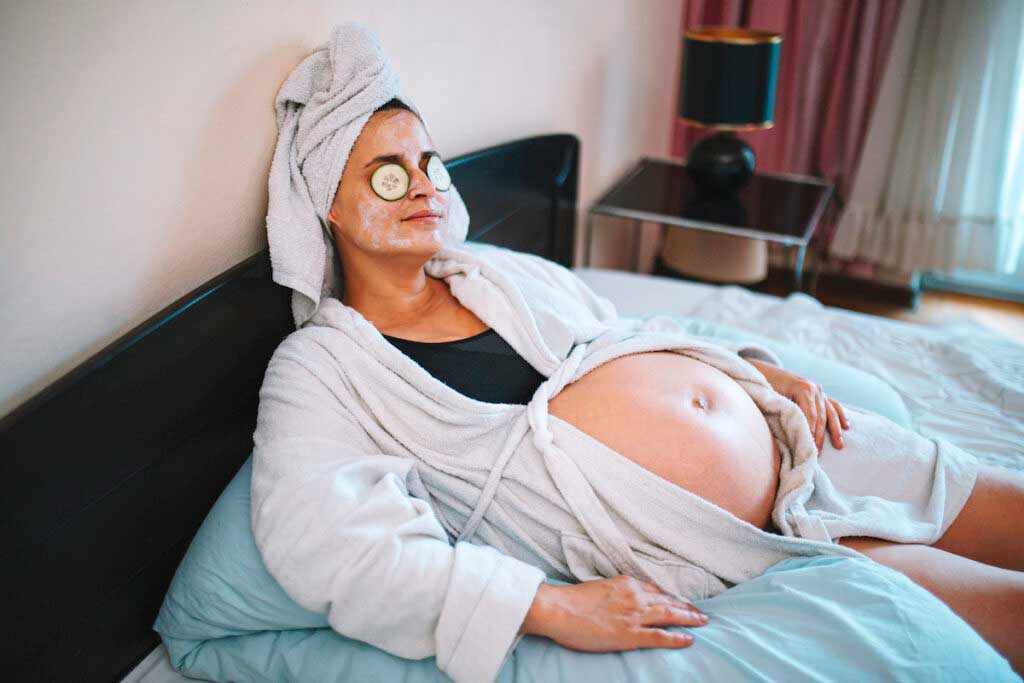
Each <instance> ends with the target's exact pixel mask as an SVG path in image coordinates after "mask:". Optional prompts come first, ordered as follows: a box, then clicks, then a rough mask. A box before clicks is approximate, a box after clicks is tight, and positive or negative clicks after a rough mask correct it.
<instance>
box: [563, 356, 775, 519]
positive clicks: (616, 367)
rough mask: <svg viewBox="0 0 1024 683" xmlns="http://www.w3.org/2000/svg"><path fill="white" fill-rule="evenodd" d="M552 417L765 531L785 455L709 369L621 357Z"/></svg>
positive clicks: (736, 390) (586, 380)
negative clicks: (781, 459)
mask: <svg viewBox="0 0 1024 683" xmlns="http://www.w3.org/2000/svg"><path fill="white" fill-rule="evenodd" d="M549 411H550V412H551V413H552V414H553V415H555V416H557V417H559V418H561V419H562V420H565V421H566V422H568V423H570V424H572V425H573V426H574V427H576V428H578V429H580V430H582V431H584V432H586V433H587V434H589V435H590V436H592V437H593V438H595V439H597V440H598V441H600V442H601V443H603V444H605V445H606V446H608V447H610V448H612V449H613V450H615V451H617V452H619V453H621V454H622V455H623V456H625V457H627V458H629V459H630V460H632V461H634V462H636V463H637V464H638V465H640V466H642V467H643V468H645V469H647V470H650V471H651V472H654V473H655V474H657V475H658V476H660V477H662V478H663V479H667V480H668V481H670V482H672V483H674V484H676V485H677V486H680V487H682V488H684V489H686V490H688V491H690V492H691V493H693V494H695V495H698V496H700V497H701V498H704V499H705V500H708V501H710V502H711V503H714V504H715V505H717V506H718V507H721V508H723V509H725V510H727V511H729V512H731V513H732V514H734V515H736V516H737V517H739V518H740V519H743V520H745V521H747V522H749V523H750V524H753V525H754V526H757V527H758V528H762V529H763V528H765V527H766V526H767V524H768V522H769V521H770V519H771V509H772V504H773V503H774V501H775V493H776V490H777V488H778V481H779V453H778V449H777V447H776V445H775V442H774V440H773V439H772V437H771V432H770V431H769V429H768V423H767V422H765V419H764V416H762V415H761V411H760V410H758V408H757V406H756V405H755V404H754V401H753V399H751V398H750V396H749V395H748V394H747V392H746V391H744V390H743V388H742V387H740V385H739V384H737V383H736V382H735V381H734V380H733V379H732V378H730V377H729V376H728V375H726V374H725V373H723V372H721V371H720V370H718V369H716V368H713V367H712V366H710V365H708V364H707V363H703V362H701V361H698V360H694V359H692V358H687V357H686V356H683V355H680V354H678V353H673V352H671V351H652V352H647V353H636V354H630V355H627V356H621V357H619V358H616V359H614V360H612V361H609V362H607V363H605V364H603V365H601V366H600V367H598V368H595V369H594V370H591V371H590V372H589V373H587V374H586V375H584V376H583V377H581V378H580V379H579V380H578V381H576V382H573V383H572V384H570V385H568V386H566V387H565V388H564V389H563V390H562V391H561V393H559V394H558V395H557V396H555V397H554V398H553V399H551V401H550V404H549Z"/></svg>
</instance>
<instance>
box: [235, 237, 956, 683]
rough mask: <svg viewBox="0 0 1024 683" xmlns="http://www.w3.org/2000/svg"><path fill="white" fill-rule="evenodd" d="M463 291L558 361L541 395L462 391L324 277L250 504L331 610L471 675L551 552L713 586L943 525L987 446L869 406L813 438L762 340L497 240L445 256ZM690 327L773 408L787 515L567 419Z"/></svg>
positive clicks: (591, 575) (549, 569) (270, 376)
mask: <svg viewBox="0 0 1024 683" xmlns="http://www.w3.org/2000/svg"><path fill="white" fill-rule="evenodd" d="M425 269H426V272H427V274H428V275H430V276H432V277H435V278H440V279H444V280H445V281H446V282H447V283H448V286H449V288H450V290H451V292H452V294H453V295H454V296H455V298H456V299H458V300H459V302H460V303H461V304H462V305H463V306H465V307H466V308H468V309H469V310H470V311H472V312H473V313H474V314H475V315H476V316H477V317H479V318H480V319H481V320H482V321H483V322H485V323H486V324H487V325H489V326H490V327H492V328H493V329H494V330H495V331H496V332H497V333H498V334H500V335H501V336H502V337H503V338H504V339H505V340H506V341H508V343H509V344H510V345H511V346H512V347H513V348H514V349H515V350H516V351H517V352H518V353H519V354H520V355H521V356H522V357H523V358H525V359H526V361H527V362H529V363H530V365H532V366H533V367H534V368H536V369H537V370H538V371H539V372H540V373H541V374H542V375H544V376H545V377H546V378H547V380H546V381H545V382H543V383H542V384H541V385H540V387H539V388H538V389H537V391H536V392H535V394H534V396H533V398H532V400H531V401H530V403H529V404H528V405H517V404H493V403H485V402H481V401H477V400H475V399H472V398H469V397H467V396H465V395H462V394H460V393H458V392H457V391H455V390H454V389H452V388H450V387H449V386H447V385H446V384H444V383H443V382H441V381H440V380H438V379H436V378H434V377H433V376H431V375H430V374H429V373H428V372H427V371H426V370H424V369H423V368H421V367H420V366H419V365H418V364H417V363H416V362H415V361H413V360H412V359H410V358H409V357H407V356H406V355H404V354H403V353H402V352H401V351H400V350H398V349H397V348H396V347H394V346H392V345H391V344H390V343H388V341H387V340H385V339H384V338H383V336H382V335H381V334H380V333H379V332H378V331H377V329H376V328H375V327H374V326H373V325H372V324H371V323H370V322H369V321H367V320H366V319H365V318H364V317H363V316H362V315H361V314H360V313H359V312H358V311H356V310H355V309H353V308H351V307H348V306H345V305H344V304H342V303H341V302H340V301H339V300H337V299H335V298H327V299H324V300H323V301H322V302H321V303H320V305H319V307H318V309H317V311H316V313H315V315H314V316H313V318H312V319H310V320H309V321H308V322H307V323H306V324H305V325H304V326H303V327H302V328H301V329H298V330H296V331H295V332H293V333H292V334H290V335H289V336H288V337H287V338H286V339H285V340H284V341H282V342H281V344H280V346H279V347H278V348H277V350H276V351H275V353H274V355H273V358H272V359H271V361H270V365H269V367H268V368H267V372H266V376H265V378H264V381H263V386H262V388H261V390H260V406H259V418H258V423H257V427H256V431H255V434H254V441H255V450H254V452H253V480H252V524H253V532H254V535H255V539H256V544H257V546H258V547H259V550H260V552H261V554H262V556H263V559H264V562H265V563H266V566H267V569H268V571H269V572H270V573H271V575H273V576H274V577H275V578H276V579H277V580H278V582H279V583H280V584H281V586H282V587H283V588H284V589H285V591H287V593H288V594H289V595H290V596H291V597H292V598H293V599H294V600H295V601H296V602H297V603H299V604H300V605H302V606H303V607H306V608H308V609H311V610H317V611H320V612H324V613H326V614H327V618H328V621H329V623H330V625H331V627H332V628H334V629H335V630H336V631H338V632H339V633H341V634H342V635H345V636H347V637H350V638H356V639H359V640H362V641H365V642H368V643H370V644H372V645H374V646H376V647H379V648H381V649H383V650H386V651H387V652H390V653H392V654H395V655H398V656H401V657H406V658H410V659H421V658H425V657H429V656H436V658H437V665H438V667H439V668H440V669H441V670H442V671H444V672H445V673H446V674H447V675H448V676H450V677H451V678H452V679H453V680H454V681H456V683H469V682H473V683H478V682H481V681H493V680H494V679H495V678H496V677H497V674H498V672H499V671H500V669H501V666H502V665H503V663H504V661H505V659H506V657H507V656H508V654H509V652H510V651H511V650H512V649H513V648H514V647H515V645H516V644H517V643H518V642H519V639H520V638H521V636H520V635H518V629H519V627H520V625H521V624H522V621H523V619H524V617H525V615H526V613H527V611H528V609H529V607H530V604H531V603H532V601H533V597H534V594H535V592H536V590H537V587H538V585H539V584H540V583H541V582H542V581H543V579H544V576H545V574H547V575H549V576H552V577H554V578H561V579H563V580H581V581H583V580H590V579H597V578H602V577H611V576H616V575H619V574H629V575H632V576H634V577H636V578H639V579H642V580H646V581H651V582H653V583H655V584H657V585H658V586H660V587H661V588H662V589H663V590H665V591H666V592H669V593H672V594H675V595H677V596H680V597H683V598H687V599H691V600H694V599H700V598H706V597H710V596H713V595H715V594H717V593H719V592H721V591H723V590H725V589H726V588H728V587H729V586H731V585H734V584H736V583H739V582H742V581H745V580H748V579H751V578H754V577H756V576H758V575H760V574H761V573H763V572H764V571H765V570H766V569H767V568H768V567H770V566H771V565H772V564H775V563H776V562H778V561H780V560H782V559H784V558H786V557H790V556H793V555H815V554H839V555H850V556H860V555H859V553H856V552H855V551H853V550H850V549H848V548H846V547H844V546H840V545H837V544H836V543H835V542H834V541H835V540H836V539H837V538H840V537H842V536H851V535H864V536H876V537H880V538H888V539H891V540H899V541H904V542H921V543H931V542H934V541H935V540H937V539H938V538H939V537H940V536H941V534H942V533H944V532H945V530H946V528H948V526H949V524H951V523H952V520H953V519H954V518H955V516H956V515H957V514H958V513H959V511H960V509H961V508H962V506H963V504H964V503H965V502H966V499H967V496H968V495H969V493H970V490H971V488H972V487H973V484H974V478H975V472H976V469H975V468H976V461H975V460H974V458H973V457H972V456H970V455H968V454H966V453H964V452H963V451H962V450H960V449H957V448H956V447H954V446H952V445H951V444H948V443H946V442H942V441H938V442H936V441H932V440H928V439H925V438H924V437H921V436H919V435H917V434H915V433H913V432H910V431H907V430H905V429H902V428H901V427H898V426H897V425H895V424H894V423H892V422H890V421H888V420H886V419H884V418H882V417H880V416H877V415H874V414H872V413H869V412H867V411H862V410H858V409H857V408H855V407H853V406H848V407H847V413H848V415H849V416H850V419H851V429H850V430H849V431H847V432H845V433H844V439H845V442H846V446H845V448H844V449H842V450H841V451H834V449H832V447H831V445H830V443H829V440H828V439H827V438H826V440H825V444H826V445H825V446H824V447H823V449H822V453H821V454H820V457H819V454H818V453H817V449H816V448H815V446H814V442H813V437H812V435H811V432H810V429H809V427H808V425H807V421H806V418H805V417H804V415H803V413H802V412H801V411H800V409H799V408H798V407H797V406H796V404H794V403H793V402H792V401H789V400H788V399H786V398H784V397H783V396H781V395H780V394H778V393H776V392H775V391H774V390H772V389H771V387H770V386H769V385H768V383H767V382H766V381H765V379H764V376H763V375H761V374H760V372H758V370H757V369H756V368H755V367H754V366H752V365H751V364H750V363H747V362H746V361H745V360H743V358H744V357H747V358H758V359H761V360H765V361H768V362H772V363H775V364H779V363H778V359H777V358H776V357H775V355H774V354H773V353H772V352H771V351H769V350H767V349H764V348H762V347H759V346H757V345H753V344H746V345H744V344H730V343H728V342H721V341H712V340H709V339H706V338H698V337H693V336H689V335H686V334H684V333H683V332H682V331H681V328H680V326H679V324H678V323H676V321H674V320H673V319H671V318H669V317H668V316H653V317H650V318H646V319H640V318H620V317H619V316H618V315H617V314H616V311H615V308H614V306H613V305H612V304H611V302H610V301H608V300H607V299H605V298H603V297H600V296H598V295H597V294H596V293H594V292H593V291H591V290H590V289H589V288H588V287H587V285H586V284H584V283H583V282H582V280H580V279H579V278H578V277H577V276H576V275H575V273H573V272H572V271H571V270H569V269H567V268H565V267H563V266H561V265H559V264H557V263H554V262H552V261H548V260H546V259H543V258H540V257H538V256H534V255H529V254H524V253H520V252H516V251H513V250H510V249H506V248H502V247H494V246H489V245H484V244H479V243H471V242H467V243H463V244H460V245H458V246H457V247H451V246H446V247H444V248H442V250H441V251H440V252H438V254H437V255H436V256H435V257H434V258H432V259H431V260H430V261H428V262H427V264H426V266H425ZM643 351H674V352H677V353H682V354H684V355H686V356H689V357H691V358H695V359H697V360H700V361H703V362H706V363H709V364H711V365H712V366H714V367H716V368H718V369H719V370H722V371H723V372H725V373H726V374H728V375H729V376H730V377H732V378H733V379H734V380H735V381H737V382H738V383H739V385H740V386H742V387H743V388H744V389H745V390H746V391H747V392H748V394H749V395H750V396H751V398H752V399H753V400H754V402H755V404H756V405H757V406H758V407H759V408H760V409H761V411H762V413H763V414H764V416H765V419H766V420H767V422H768V425H769V428H770V430H771V432H772V435H773V437H774V438H775V440H776V443H777V444H778V446H779V451H780V454H781V456H782V467H781V472H780V480H779V489H778V495H777V498H776V501H775V505H774V508H773V511H772V519H773V521H774V523H775V525H776V526H777V528H778V529H779V530H781V532H782V534H781V535H780V534H773V533H770V532H767V531H764V530H761V529H758V528H757V527H755V526H753V525H751V524H748V523H746V522H744V521H742V520H740V519H738V518H736V517H735V516H733V515H732V514H730V513H728V512H726V511H725V510H723V509H721V508H719V507H717V506H715V505H712V504H711V503H709V502H707V501H705V500H703V499H702V498H699V497H697V496H695V495H693V494H691V493H690V492H688V491H686V490H685V489H682V488H680V487H679V486H676V485H675V484H672V483H671V482H668V481H667V480H664V479H662V478H660V477H659V476H657V475H655V474H653V473H651V472H649V471H648V470H646V469H644V468H642V467H641V466H639V465H637V464H636V463H634V462H633V461H631V460H629V459H628V458H626V457H624V456H622V455H621V454H619V453H617V452H616V451H614V450H612V449H610V448H609V447H607V446H605V445H604V444H602V443H600V442H598V441H597V440H596V439H594V438H592V437H590V436H589V435H587V434H586V433H584V432H582V431H581V430H579V429H576V428H575V427H573V426H572V425H571V424H569V423H568V422H566V421H564V420H560V419H559V418H557V417H555V416H552V415H550V414H549V413H548V410H547V407H548V400H549V399H550V398H552V397H554V396H555V395H557V394H558V392H559V391H561V389H562V388H563V387H565V386H566V385H567V384H569V383H571V382H573V381H575V380H577V379H579V378H580V377H581V376H582V375H584V374H585V373H586V372H588V371H589V370H591V369H593V368H595V367H597V366H599V365H601V364H602V363H605V362H607V361H609V360H612V359H614V358H616V357H619V356H622V355H625V354H629V353H637V352H643Z"/></svg>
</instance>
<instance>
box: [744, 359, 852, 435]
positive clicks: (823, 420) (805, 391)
mask: <svg viewBox="0 0 1024 683" xmlns="http://www.w3.org/2000/svg"><path fill="white" fill-rule="evenodd" d="M746 360H747V362H748V363H750V364H751V365H753V366H754V367H756V368H757V369H758V370H760V371H761V374H762V375H764V378H765V379H767V380H768V383H769V384H770V385H771V386H772V389H774V390H775V391H777V392H779V393H780V394H782V395H783V396H785V397H786V398H788V399H789V400H790V401H792V402H793V403H795V404H797V405H798V406H799V407H800V410H802V411H803V413H804V415H805V416H806V417H807V424H808V425H809V426H810V428H811V434H813V435H814V445H815V446H817V448H818V450H819V451H821V447H822V445H823V444H824V443H825V431H826V429H827V430H828V432H829V435H830V436H831V437H832V445H833V446H835V447H836V448H842V447H843V434H842V430H843V429H849V428H850V421H849V420H847V419H846V413H844V412H843V407H842V406H841V405H839V401H837V400H835V399H834V398H829V397H827V396H825V390H824V389H822V388H821V385H820V384H815V383H814V382H812V381H810V380H807V379H804V378H803V377H800V376H799V375H794V374H793V373H792V372H786V371H785V370H783V369H782V368H780V367H776V366H775V365H772V364H771V363H762V362H761V361H756V360H750V359H746Z"/></svg>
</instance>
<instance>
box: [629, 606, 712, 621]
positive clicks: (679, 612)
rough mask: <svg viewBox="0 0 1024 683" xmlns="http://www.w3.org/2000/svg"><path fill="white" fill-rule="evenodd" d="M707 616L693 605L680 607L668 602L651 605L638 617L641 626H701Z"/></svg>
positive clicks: (706, 619)
mask: <svg viewBox="0 0 1024 683" xmlns="http://www.w3.org/2000/svg"><path fill="white" fill-rule="evenodd" d="M706 623H708V618H707V615H705V614H704V613H703V612H701V611H700V610H698V609H697V608H696V607H694V606H693V605H680V604H678V603H675V604H673V603H670V602H668V601H664V602H661V603H660V604H653V605H651V606H650V607H649V608H648V609H647V610H645V611H644V613H643V614H642V615H641V616H640V625H641V626H703V625H704V624H706Z"/></svg>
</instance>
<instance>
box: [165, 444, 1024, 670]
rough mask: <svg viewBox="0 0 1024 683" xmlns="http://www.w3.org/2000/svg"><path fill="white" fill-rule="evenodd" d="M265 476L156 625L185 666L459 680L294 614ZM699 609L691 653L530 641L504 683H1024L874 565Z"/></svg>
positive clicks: (179, 579) (173, 593) (962, 628)
mask: <svg viewBox="0 0 1024 683" xmlns="http://www.w3.org/2000/svg"><path fill="white" fill-rule="evenodd" d="M251 470H252V468H251V459H250V460H246V462H245V464H244V465H243V466H242V468H241V469H240V470H239V472H238V474H237V475H236V476H235V478H234V479H233V480H232V481H231V483H230V484H229V485H228V486H227V488H226V489H225V490H224V492H223V493H222V494H221V497H220V498H219V499H218V501H217V503H216V505H215V506H214V508H213V509H212V510H211V511H210V514H209V516H208V517H207V519H206V521H205V522H204V524H203V526H202V528H201V529H200V530H199V533H198V534H197V535H196V537H195V539H194V540H193V542H192V545H191V546H190V547H189V550H188V553H187V554H186V556H185V558H184V560H183V561H182V564H181V566H180V567H179V569H178V572H177V574H176V575H175V577H174V580H173V582H172V583H171V587H170V589H169V591H168V593H167V597H166V599H165V601H164V604H163V607H162V608H161V610H160V614H159V616H158V618H157V620H156V623H155V625H154V628H155V629H156V630H157V631H158V632H159V633H160V635H161V637H162V638H163V640H164V643H165V645H166V646H167V650H168V652H169V654H170V659H171V662H172V664H173V665H174V667H175V668H176V669H177V670H178V671H180V672H181V673H183V674H184V675H186V676H191V677H194V678H203V679H208V680H212V681H274V682H277V683H280V682H282V681H317V682H318V683H333V682H337V683H350V682H352V681H359V682H360V683H368V682H371V681H379V682H380V683H398V682H400V681H407V682H409V683H412V682H414V681H416V682H427V681H429V682H431V683H433V682H440V681H449V680H450V679H449V678H448V677H447V676H446V675H444V674H443V673H442V672H440V671H439V670H438V669H437V666H436V664H435V661H434V658H433V657H430V658H428V659H423V660H406V659H402V658H400V657H396V656H394V655H391V654H388V653H387V652H384V651H383V650H379V649H377V648H375V647H372V646H370V645H367V644H366V643H362V642H359V641H357V640H351V639H349V638H345V637H343V636H341V635H339V634H338V633H336V632H334V631H333V630H331V629H330V628H328V627H327V622H326V620H325V618H324V616H323V615H322V614H316V613H313V612H309V611H307V610H304V609H302V608H301V607H299V606H298V605H296V604H295V603H294V602H292V600H291V599H290V598H289V597H288V596H287V595H286V594H285V593H284V591H283V590H282V589H281V587H280V586H279V585H278V584H277V582H276V581H275V580H274V579H273V578H272V577H271V576H270V575H269V574H267V572H266V569H265V568H264V567H263V563H262V561H261V559H260V557H259V553H258V551H257V549H256V544H255V542H254V540H253V537H252V533H251V531H250V527H249V479H250V475H251ZM549 582H550V583H562V582H560V581H556V580H553V579H552V580H549ZM396 599H401V598H400V596H396ZM696 604H697V605H698V606H699V607H700V609H701V610H703V611H704V612H706V613H707V614H708V615H709V617H710V622H709V624H708V625H706V626H702V627H700V628H691V629H688V630H689V631H690V632H691V633H693V635H694V644H693V645H692V646H691V647H689V648H684V649H678V650H677V649H644V650H630V651H625V652H610V653H584V652H577V651H574V650H570V649H567V648H563V647H561V646H559V645H557V644H556V643H554V642H553V641H551V640H548V639H546V638H540V637H534V636H526V637H525V638H523V640H522V642H520V644H519V646H518V647H517V648H516V650H515V651H514V652H513V654H512V656H511V657H510V658H509V661H508V662H507V663H506V665H505V667H504V668H503V669H502V671H501V674H500V676H499V678H498V680H499V681H500V682H501V683H532V682H536V683H542V682H543V683H560V682H562V683H570V682H572V683H575V682H576V681H587V683H613V682H614V683H622V682H630V683H640V682H651V683H661V682H662V681H670V680H672V681H683V680H687V681H690V680H693V681H720V682H725V681H744V682H749V681H765V682H767V681H790V682H796V681H830V682H831V681H922V682H927V683H940V682H943V681H949V682H951V683H952V682H954V681H956V682H961V681H1019V680H1020V679H1019V678H1018V677H1017V676H1015V675H1014V674H1013V672H1012V671H1011V670H1010V668H1009V665H1008V664H1007V662H1006V660H1005V659H1004V658H1003V657H1001V656H1000V655H999V654H998V653H997V652H996V651H995V650H993V649H992V648H991V647H990V646H989V645H988V644H987V643H986V642H985V641H984V640H982V639H981V638H980V637H979V636H978V635H977V634H976V633H975V632H974V631H973V630H972V629H971V628H970V626H968V625H967V623H966V622H964V621H963V620H961V619H960V618H959V617H958V616H956V615H955V614H954V613H953V612H952V611H950V610H949V609H948V608H947V607H946V606H945V605H944V604H943V603H942V602H940V601H939V600H937V599H936V598H934V597H933V596H932V595H931V594H930V593H928V592H926V591H925V590H924V589H922V588H920V587H918V586H917V585H915V584H914V583H912V582H911V581H910V580H908V579H906V578H905V577H904V576H903V575H902V574H899V573H897V572H895V571H892V570H889V569H887V568H885V567H883V566H881V565H878V564H876V563H874V562H871V561H870V560H861V559H851V558H840V557H818V558H797V559H789V560H785V561H783V562H780V563H779V564H777V565H775V566H774V567H772V568H771V569H770V570H769V571H768V572H767V573H765V574H763V575H762V576H760V577H758V578H756V579H754V580H752V581H748V582H746V583H743V584H740V585H738V586H735V587H733V588H731V589H730V590H727V591H725V592H724V593H721V594H720V595H718V596H716V597H714V598H711V599H708V600H702V601H698V602H697V603H696ZM672 628H679V627H672Z"/></svg>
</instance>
